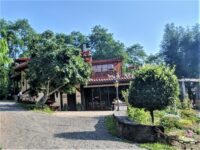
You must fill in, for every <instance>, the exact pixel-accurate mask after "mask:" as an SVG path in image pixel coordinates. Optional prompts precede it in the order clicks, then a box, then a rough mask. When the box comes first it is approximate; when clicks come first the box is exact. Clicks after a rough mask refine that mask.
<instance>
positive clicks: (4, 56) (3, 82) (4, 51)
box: [0, 39, 12, 99]
mask: <svg viewBox="0 0 200 150" xmlns="http://www.w3.org/2000/svg"><path fill="white" fill-rule="evenodd" d="M11 62H12V59H10V58H9V57H8V46H7V43H6V41H5V40H4V39H0V99H2V98H5V97H6V95H7V92H8V91H7V88H8V64H10V63H11Z"/></svg>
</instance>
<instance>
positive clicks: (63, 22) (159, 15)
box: [0, 0, 200, 54]
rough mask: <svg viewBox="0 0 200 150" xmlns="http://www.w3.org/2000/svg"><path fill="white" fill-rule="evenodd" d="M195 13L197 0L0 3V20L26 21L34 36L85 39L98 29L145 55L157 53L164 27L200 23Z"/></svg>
mask: <svg viewBox="0 0 200 150" xmlns="http://www.w3.org/2000/svg"><path fill="white" fill-rule="evenodd" d="M199 9H200V1H199V0H115V1H114V0H107V1H106V0H93V1H91V0H74V1H72V0H71V1H70V0H0V18H4V19H6V20H10V21H15V20H17V19H23V18H25V19H28V21H29V23H30V24H31V26H32V27H33V28H34V29H35V30H36V31H37V32H43V31H45V30H47V29H50V30H52V31H54V32H63V33H66V34H69V33H70V32H72V31H80V32H81V33H83V34H85V35H88V34H90V33H91V29H92V27H94V26H95V25H101V26H103V27H105V28H107V29H108V31H109V32H111V33H113V35H114V38H115V39H116V40H119V41H121V42H123V43H124V44H125V46H126V47H128V46H130V45H133V44H136V43H139V44H141V45H142V46H143V47H144V49H145V51H146V52H147V54H155V53H156V52H158V51H159V50H160V43H161V41H162V37H163V34H164V27H165V25H166V24H167V23H172V22H173V23H175V25H177V26H184V27H187V26H190V27H191V26H193V25H195V24H196V23H200V19H199V16H200V10H199Z"/></svg>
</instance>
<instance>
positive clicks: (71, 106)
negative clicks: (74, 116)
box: [67, 94, 76, 111]
mask: <svg viewBox="0 0 200 150" xmlns="http://www.w3.org/2000/svg"><path fill="white" fill-rule="evenodd" d="M67 104H68V110H71V111H74V110H76V94H67Z"/></svg>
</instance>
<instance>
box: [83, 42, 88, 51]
mask: <svg viewBox="0 0 200 150" xmlns="http://www.w3.org/2000/svg"><path fill="white" fill-rule="evenodd" d="M86 50H87V48H86V44H83V52H84V51H86Z"/></svg>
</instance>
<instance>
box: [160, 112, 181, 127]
mask: <svg viewBox="0 0 200 150" xmlns="http://www.w3.org/2000/svg"><path fill="white" fill-rule="evenodd" d="M179 119H180V117H179V116H176V115H165V116H164V117H163V118H161V119H160V125H162V126H163V127H164V128H165V129H166V130H170V129H173V128H176V127H177V123H178V120H179Z"/></svg>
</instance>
